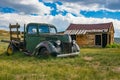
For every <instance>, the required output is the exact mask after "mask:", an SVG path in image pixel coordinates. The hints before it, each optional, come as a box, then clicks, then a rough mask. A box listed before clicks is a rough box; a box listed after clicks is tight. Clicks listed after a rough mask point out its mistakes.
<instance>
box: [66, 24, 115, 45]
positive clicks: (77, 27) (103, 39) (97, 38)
mask: <svg viewBox="0 0 120 80" xmlns="http://www.w3.org/2000/svg"><path fill="white" fill-rule="evenodd" d="M114 33H115V31H114V26H113V23H112V22H110V23H100V24H70V26H69V27H68V28H67V29H66V31H65V32H64V34H69V35H71V37H72V39H73V40H76V41H77V43H78V45H79V46H81V47H105V46H106V45H107V44H113V42H114Z"/></svg>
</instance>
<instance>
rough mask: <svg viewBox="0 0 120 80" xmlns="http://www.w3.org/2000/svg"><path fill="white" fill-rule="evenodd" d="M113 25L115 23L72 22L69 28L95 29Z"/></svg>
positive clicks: (107, 27)
mask: <svg viewBox="0 0 120 80" xmlns="http://www.w3.org/2000/svg"><path fill="white" fill-rule="evenodd" d="M111 26H113V23H112V22H110V23H101V24H70V26H69V27H68V28H67V30H93V29H95V30H96V29H97V30H98V29H100V30H101V29H109V28H110V27H111Z"/></svg>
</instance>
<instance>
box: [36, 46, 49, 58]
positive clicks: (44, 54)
mask: <svg viewBox="0 0 120 80" xmlns="http://www.w3.org/2000/svg"><path fill="white" fill-rule="evenodd" d="M38 56H39V57H43V58H45V57H46V58H47V57H49V56H50V53H49V51H48V50H47V48H41V49H40V50H39V54H38Z"/></svg>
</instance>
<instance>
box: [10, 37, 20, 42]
mask: <svg viewBox="0 0 120 80" xmlns="http://www.w3.org/2000/svg"><path fill="white" fill-rule="evenodd" d="M11 40H15V41H20V38H16V37H11Z"/></svg>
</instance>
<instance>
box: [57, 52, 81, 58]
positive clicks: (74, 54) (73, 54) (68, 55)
mask: <svg viewBox="0 0 120 80" xmlns="http://www.w3.org/2000/svg"><path fill="white" fill-rule="evenodd" d="M79 54H80V52H74V53H67V54H59V55H57V57H72V56H78V55H79Z"/></svg>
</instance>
